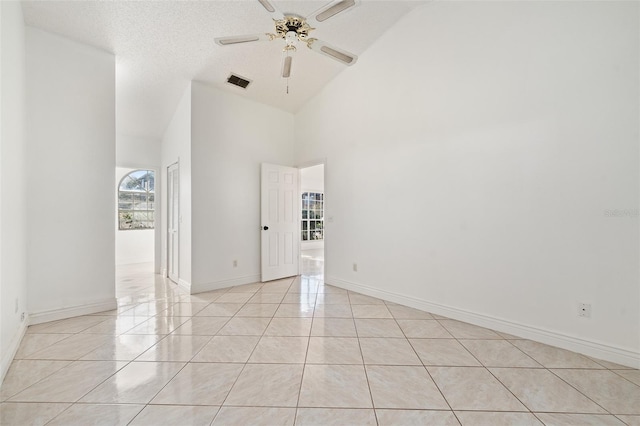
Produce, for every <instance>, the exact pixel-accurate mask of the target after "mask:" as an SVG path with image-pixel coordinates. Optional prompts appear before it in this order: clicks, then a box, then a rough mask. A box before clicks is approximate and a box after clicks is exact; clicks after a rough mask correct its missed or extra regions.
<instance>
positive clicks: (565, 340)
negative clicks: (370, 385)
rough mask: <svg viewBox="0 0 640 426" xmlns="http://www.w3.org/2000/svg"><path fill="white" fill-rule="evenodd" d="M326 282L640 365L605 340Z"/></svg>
mask: <svg viewBox="0 0 640 426" xmlns="http://www.w3.org/2000/svg"><path fill="white" fill-rule="evenodd" d="M325 282H326V283H327V284H330V285H334V286H336V287H340V288H344V289H346V290H351V291H356V292H358V293H362V294H366V295H368V296H372V297H377V298H379V299H383V300H387V301H389V302H394V303H398V304H401V305H405V306H409V307H411V308H416V309H420V310H423V311H427V312H431V313H433V314H436V315H442V316H444V317H448V318H452V319H456V320H459V321H464V322H468V323H470V324H474V325H478V326H481V327H486V328H490V329H492V330H496V331H501V332H503V333H508V334H512V335H514V336H518V337H522V338H525V339H530V340H534V341H536V342H540V343H545V344H548V345H552V346H556V347H559V348H562V349H567V350H570V351H573V352H578V353H581V354H584V355H587V356H590V357H593V358H597V359H601V360H604V361H609V362H614V363H616V364H621V365H625V366H628V367H632V368H640V353H639V352H633V351H630V350H627V349H624V348H619V347H616V346H612V345H608V344H605V343H600V342H593V341H590V340H586V339H582V338H578V337H574V336H569V335H566V334H562V333H558V332H555V331H551V330H545V329H542V328H537V327H533V326H529V325H525V324H520V323H517V322H513V321H508V320H504V319H501V318H496V317H492V316H488V315H483V314H477V313H475V312H470V311H466V310H464V309H459V308H455V307H452V306H446V305H441V304H437V303H432V302H429V301H426V300H423V299H418V298H415V297H410V296H405V295H402V294H398V293H393V292H389V291H385V290H380V289H376V288H373V287H369V286H366V285H363V284H357V283H352V282H349V281H345V280H342V279H339V278H334V277H326V279H325Z"/></svg>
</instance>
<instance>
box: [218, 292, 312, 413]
mask: <svg viewBox="0 0 640 426" xmlns="http://www.w3.org/2000/svg"><path fill="white" fill-rule="evenodd" d="M291 285H293V282H291V284H289V287H287V289H289V288H291ZM240 309H242V308H240ZM236 313H237V312H236ZM274 315H275V313H274ZM271 319H273V317H272V318H271ZM229 321H231V320H229ZM269 324H271V321H269ZM269 324H267V326H266V327H265V328H264V330H263V331H262V334H261V335H260V338H259V339H258V341H257V342H256V345H255V346H254V347H253V349H252V350H251V353H250V354H249V356H248V357H247V360H246V361H245V362H244V363H243V366H242V369H240V372H239V373H238V376H237V377H236V379H235V380H234V381H233V384H232V385H231V386H230V387H229V391H228V392H227V393H226V395H225V397H224V399H223V400H222V402H221V403H220V409H219V410H218V412H217V413H216V415H215V416H214V417H213V419H212V420H211V423H210V424H211V425H212V424H213V423H214V422H215V421H216V418H218V416H219V415H220V412H221V411H222V409H223V407H225V402H226V401H227V398H229V395H231V392H233V388H234V387H235V386H236V384H237V383H238V380H240V377H241V376H242V373H243V372H244V371H245V369H246V368H247V365H248V364H249V360H250V359H251V356H252V355H253V353H254V352H255V350H256V348H257V347H258V345H259V344H260V340H261V339H262V337H263V336H264V333H265V332H266V330H267V328H268V327H269ZM220 330H222V329H220ZM303 369H304V368H303ZM301 381H302V380H301Z"/></svg>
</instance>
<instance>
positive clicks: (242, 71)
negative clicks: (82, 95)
mask: <svg viewBox="0 0 640 426" xmlns="http://www.w3.org/2000/svg"><path fill="white" fill-rule="evenodd" d="M273 3H274V4H275V5H276V6H277V7H278V8H279V9H280V10H281V11H282V12H284V13H285V14H287V13H291V14H296V15H300V16H309V15H310V14H311V13H312V12H313V11H315V10H318V9H319V8H321V7H322V6H324V5H326V4H327V3H328V2H327V1H315V0H313V1H307V0H298V1H277V0H276V1H273ZM422 3H423V2H421V1H401V0H394V1H376V0H362V1H359V3H358V4H357V6H355V7H352V8H351V9H349V10H348V11H346V12H344V13H341V14H339V15H336V16H334V17H333V18H331V19H329V20H327V21H325V22H323V23H322V24H321V25H317V29H316V30H315V31H313V32H312V34H311V35H312V36H313V37H316V38H319V39H321V40H324V41H326V42H328V43H330V44H332V45H334V46H336V47H339V48H342V49H344V50H347V51H349V52H352V53H355V54H356V55H361V54H362V53H363V52H364V51H365V50H366V48H367V47H368V46H369V45H371V44H372V43H373V42H374V41H375V40H376V39H377V38H378V37H379V36H380V35H382V33H383V32H384V31H385V30H386V29H387V28H388V27H390V26H391V25H393V24H394V23H395V22H396V21H397V20H398V19H399V18H401V17H402V16H403V15H405V14H406V13H407V12H409V11H410V10H412V9H413V8H415V7H417V6H419V5H421V4H422ZM23 11H24V17H25V23H26V24H27V25H29V26H33V27H37V28H41V29H44V30H46V31H50V32H53V33H57V34H60V35H63V36H65V37H68V38H71V39H73V40H77V41H80V42H82V43H86V44H89V45H92V46H96V47H98V48H100V49H103V50H106V51H108V52H111V53H114V54H115V55H116V108H117V111H116V120H117V121H116V126H117V132H118V134H121V135H132V136H139V137H153V138H159V137H161V136H162V134H163V133H164V130H165V129H166V127H167V125H168V123H169V120H170V119H171V116H172V114H173V112H174V110H175V108H176V105H177V103H178V101H179V99H180V96H181V95H182V93H183V92H184V90H185V88H186V86H187V84H188V82H189V81H190V80H199V81H204V82H207V83H209V84H211V85H214V86H216V87H219V88H222V89H224V90H228V91H232V92H234V93H238V94H239V95H241V96H244V97H247V98H250V99H253V100H256V101H258V102H262V103H265V104H269V105H273V106H275V107H277V108H280V109H283V110H286V111H291V112H295V111H297V110H298V109H299V108H300V107H301V106H302V105H303V104H304V103H305V102H307V101H308V100H309V99H310V98H311V97H313V96H314V95H315V94H316V93H317V92H318V91H320V89H322V87H323V86H324V85H325V84H327V83H328V82H329V81H330V80H331V79H333V78H334V77H335V76H336V75H337V74H338V73H340V72H342V71H344V70H347V72H348V67H346V66H345V65H342V64H341V63H339V62H336V61H334V60H332V59H330V58H327V57H326V56H323V55H319V54H317V53H315V52H312V51H310V50H309V49H307V48H306V47H304V46H303V45H299V46H298V51H297V52H296V53H295V56H294V63H293V68H292V76H291V78H290V79H289V94H287V93H286V80H284V79H282V78H281V77H280V70H281V61H282V47H283V46H284V41H283V40H276V41H271V42H256V43H246V44H241V45H233V46H218V45H216V44H215V43H214V38H215V37H224V36H232V35H242V34H254V33H266V32H273V21H272V19H271V15H270V14H269V13H267V11H266V10H265V9H264V8H263V7H262V6H261V5H260V3H258V1H257V0H235V1H217V0H216V1H77V0H75V1H27V2H23ZM353 66H354V67H357V66H358V63H356V64H355V65H353ZM231 72H234V73H237V74H239V75H241V76H242V77H245V78H247V79H249V80H252V84H251V86H249V88H248V89H247V90H242V89H239V88H236V87H233V86H230V85H229V84H227V83H225V81H226V78H227V77H228V75H229V74H230V73H231Z"/></svg>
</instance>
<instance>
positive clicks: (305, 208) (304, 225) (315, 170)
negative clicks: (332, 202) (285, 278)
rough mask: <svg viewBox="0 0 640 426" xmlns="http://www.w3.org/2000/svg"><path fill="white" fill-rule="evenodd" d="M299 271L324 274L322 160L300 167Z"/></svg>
mask: <svg viewBox="0 0 640 426" xmlns="http://www.w3.org/2000/svg"><path fill="white" fill-rule="evenodd" d="M300 192H301V193H300V200H301V202H302V203H301V208H300V213H301V217H300V231H301V232H300V254H301V259H300V264H301V274H302V275H305V276H311V277H317V278H320V279H321V278H323V277H324V203H325V200H324V198H325V197H324V164H319V165H316V166H311V167H305V168H301V169H300Z"/></svg>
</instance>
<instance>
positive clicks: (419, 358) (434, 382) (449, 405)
mask: <svg viewBox="0 0 640 426" xmlns="http://www.w3.org/2000/svg"><path fill="white" fill-rule="evenodd" d="M387 309H388V308H387ZM389 312H391V310H389ZM392 316H393V319H394V321H395V322H396V325H397V326H398V328H399V329H400V332H401V333H402V335H403V336H404V338H405V340H406V341H407V343H408V344H409V347H411V350H413V353H414V354H415V356H416V357H417V358H418V360H420V363H421V364H422V368H424V370H425V371H426V373H427V375H428V376H429V379H431V382H432V383H433V385H434V386H435V387H436V389H438V392H440V396H442V399H443V400H444V402H445V403H446V404H447V406H448V407H449V410H450V411H451V413H453V416H454V417H455V419H456V421H457V422H458V424H462V422H461V421H460V419H459V418H458V415H457V414H456V412H455V411H453V407H451V403H450V402H449V400H448V399H447V397H446V396H445V395H444V392H442V389H440V386H438V383H437V382H436V381H435V379H434V378H433V376H432V375H431V372H430V371H429V369H428V368H427V366H426V365H425V364H424V361H423V360H422V358H421V357H420V355H419V354H418V351H416V348H415V347H414V346H413V345H412V344H411V340H409V338H408V337H407V334H406V333H405V331H404V329H403V328H402V327H401V326H400V323H399V322H398V318H396V317H395V315H393V314H392ZM441 326H442V325H441Z"/></svg>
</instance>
